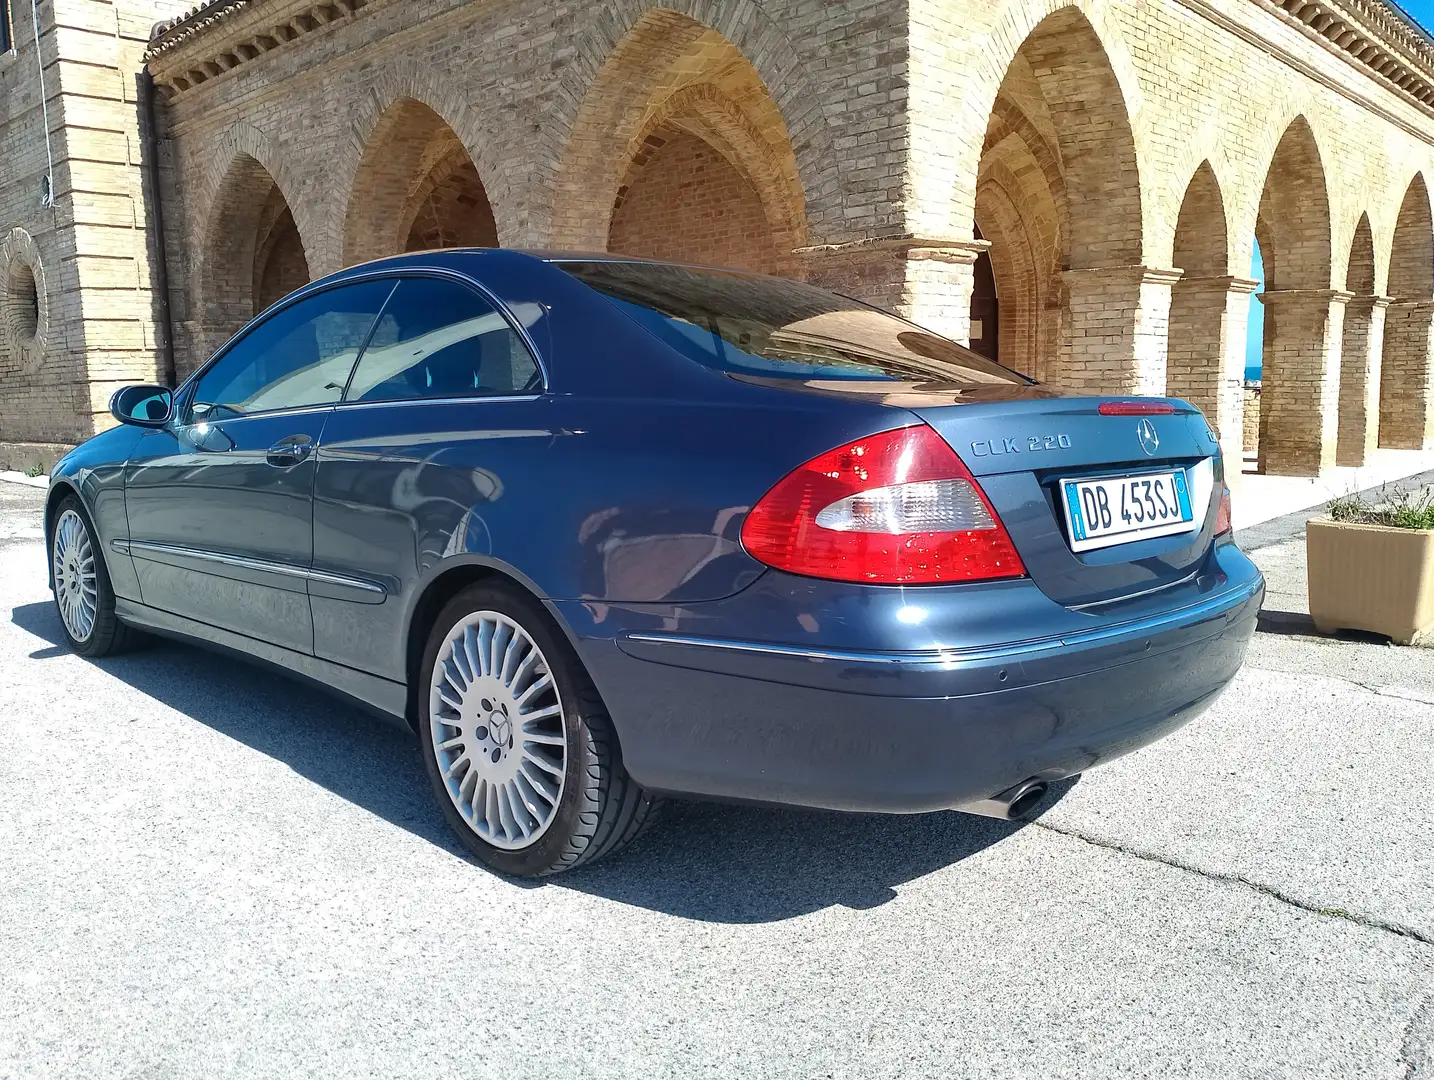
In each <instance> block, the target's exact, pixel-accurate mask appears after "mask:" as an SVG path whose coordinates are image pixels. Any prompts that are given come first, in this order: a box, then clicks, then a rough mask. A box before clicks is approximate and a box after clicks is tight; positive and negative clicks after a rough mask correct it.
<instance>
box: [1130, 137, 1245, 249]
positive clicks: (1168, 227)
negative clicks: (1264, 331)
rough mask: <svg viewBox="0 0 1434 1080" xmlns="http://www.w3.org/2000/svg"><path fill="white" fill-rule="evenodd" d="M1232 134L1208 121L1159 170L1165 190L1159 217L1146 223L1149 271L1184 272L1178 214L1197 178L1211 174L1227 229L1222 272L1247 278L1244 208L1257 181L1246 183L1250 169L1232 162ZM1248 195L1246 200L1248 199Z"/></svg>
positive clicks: (1163, 189) (1159, 208) (1225, 228)
mask: <svg viewBox="0 0 1434 1080" xmlns="http://www.w3.org/2000/svg"><path fill="white" fill-rule="evenodd" d="M1230 140H1231V134H1230V132H1229V131H1228V130H1226V129H1224V128H1223V127H1222V126H1221V125H1220V124H1219V123H1218V122H1216V121H1214V120H1210V121H1207V122H1206V123H1204V124H1202V125H1201V126H1200V129H1199V130H1198V131H1196V132H1194V133H1192V134H1191V135H1190V136H1189V137H1188V138H1187V139H1185V140H1184V142H1183V144H1182V145H1181V146H1180V147H1178V148H1172V149H1174V150H1175V154H1174V157H1173V160H1172V161H1171V162H1169V163H1167V164H1166V165H1165V166H1164V167H1162V168H1161V169H1160V172H1161V174H1162V176H1163V179H1161V180H1159V181H1158V183H1159V187H1160V190H1161V194H1160V200H1159V205H1158V207H1157V209H1158V211H1159V212H1158V215H1156V216H1152V217H1151V218H1149V219H1148V220H1147V223H1146V230H1145V237H1146V250H1145V258H1146V261H1147V263H1148V264H1149V265H1151V266H1174V267H1180V266H1181V264H1180V260H1179V259H1177V258H1176V257H1175V254H1174V249H1175V235H1176V232H1177V230H1178V229H1179V227H1180V212H1181V210H1182V209H1184V208H1185V199H1186V197H1187V196H1188V195H1189V194H1190V184H1191V182H1192V181H1193V180H1194V179H1195V176H1196V174H1197V173H1200V172H1208V173H1209V178H1210V179H1211V180H1212V181H1213V182H1214V185H1215V187H1216V189H1217V190H1218V191H1219V193H1220V204H1221V213H1222V215H1223V217H1224V222H1225V227H1224V230H1223V234H1222V235H1223V236H1224V239H1225V243H1226V250H1225V252H1224V256H1223V265H1224V267H1225V268H1226V269H1224V270H1222V271H1221V273H1233V274H1235V275H1236V276H1239V277H1243V276H1244V275H1245V274H1246V272H1247V271H1248V270H1249V266H1250V262H1249V260H1250V255H1251V253H1250V252H1246V251H1241V249H1240V240H1241V235H1242V234H1241V230H1240V226H1239V222H1240V220H1241V208H1242V207H1243V206H1244V204H1245V203H1246V202H1250V203H1253V202H1254V200H1255V195H1254V194H1248V191H1247V189H1249V188H1251V187H1253V186H1254V184H1255V183H1256V182H1255V181H1250V180H1247V179H1246V177H1245V170H1246V168H1247V164H1246V163H1245V162H1244V161H1243V160H1242V159H1239V158H1232V157H1231V155H1230V154H1229V152H1228V144H1229V142H1230ZM1247 194H1248V197H1247Z"/></svg>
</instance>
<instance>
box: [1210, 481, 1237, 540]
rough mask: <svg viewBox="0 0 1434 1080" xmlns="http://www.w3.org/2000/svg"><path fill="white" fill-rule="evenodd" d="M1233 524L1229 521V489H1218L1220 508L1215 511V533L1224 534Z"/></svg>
mask: <svg viewBox="0 0 1434 1080" xmlns="http://www.w3.org/2000/svg"><path fill="white" fill-rule="evenodd" d="M1233 528H1234V526H1233V525H1232V524H1231V521H1230V489H1229V488H1222V489H1221V490H1220V509H1218V510H1216V511H1215V535H1216V536H1224V535H1225V534H1226V533H1227V532H1230V531H1231V530H1232V529H1233Z"/></svg>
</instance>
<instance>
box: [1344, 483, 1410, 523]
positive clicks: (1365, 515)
mask: <svg viewBox="0 0 1434 1080" xmlns="http://www.w3.org/2000/svg"><path fill="white" fill-rule="evenodd" d="M1326 512H1327V513H1328V514H1329V516H1330V519H1331V520H1333V521H1346V522H1351V523H1353V524H1355V525H1383V526H1385V527H1387V528H1391V529H1434V488H1404V489H1396V490H1395V491H1394V492H1393V493H1392V494H1390V493H1389V492H1388V485H1385V487H1382V488H1380V489H1379V493H1378V495H1377V496H1360V495H1342V496H1340V497H1339V498H1338V499H1332V500H1330V504H1329V506H1328V507H1327V508H1326Z"/></svg>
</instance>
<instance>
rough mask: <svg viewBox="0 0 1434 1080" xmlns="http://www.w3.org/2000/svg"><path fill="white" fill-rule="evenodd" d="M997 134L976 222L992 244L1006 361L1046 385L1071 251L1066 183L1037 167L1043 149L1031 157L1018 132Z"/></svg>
mask: <svg viewBox="0 0 1434 1080" xmlns="http://www.w3.org/2000/svg"><path fill="white" fill-rule="evenodd" d="M1032 134H1033V133H1032V132H1031V131H1030V130H1029V129H1027V130H1026V131H1025V136H1027V137H1029V136H1031V135H1032ZM993 135H995V136H1000V138H999V141H996V142H994V143H992V144H991V145H990V146H989V147H988V149H987V153H986V155H985V157H983V158H982V161H981V174H980V178H979V180H978V186H977V194H976V216H975V220H976V223H977V225H978V227H979V228H980V230H981V235H982V236H984V237H985V238H986V240H987V241H989V242H990V244H991V247H990V258H991V268H992V272H993V274H994V275H995V277H996V295H997V297H998V299H999V301H1000V304H1001V307H1000V320H999V326H998V327H997V339H998V341H999V344H1000V351H1001V357H1002V361H1003V362H1004V363H1006V364H1008V365H1010V366H1013V367H1016V368H1017V369H1018V370H1020V371H1022V372H1024V373H1025V374H1027V375H1030V376H1032V377H1034V378H1037V379H1048V378H1050V377H1052V376H1053V375H1054V373H1055V358H1056V352H1057V349H1058V346H1059V340H1060V335H1059V328H1060V323H1061V319H1060V311H1059V308H1058V305H1056V304H1053V303H1052V300H1053V299H1055V300H1057V301H1058V300H1059V297H1060V288H1059V283H1058V281H1057V276H1058V272H1059V269H1060V266H1061V263H1062V260H1063V258H1064V251H1065V246H1066V240H1065V225H1064V222H1065V220H1066V218H1065V214H1064V209H1065V188H1064V183H1063V181H1062V179H1061V176H1060V173H1059V171H1058V170H1056V171H1053V172H1052V171H1047V170H1046V169H1042V168H1040V167H1038V162H1039V155H1040V149H1039V145H1038V147H1037V149H1036V150H1035V151H1033V150H1032V148H1031V147H1030V145H1029V144H1028V142H1027V141H1026V137H1023V136H1022V134H1018V133H1017V131H1014V130H1009V129H1008V130H1006V131H1005V132H1004V133H1003V132H1002V130H1000V129H997V130H994V131H993ZM1033 162H1035V163H1037V164H1033Z"/></svg>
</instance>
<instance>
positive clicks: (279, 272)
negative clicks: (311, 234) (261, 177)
mask: <svg viewBox="0 0 1434 1080" xmlns="http://www.w3.org/2000/svg"><path fill="white" fill-rule="evenodd" d="M308 281H309V263H308V260H307V259H306V258H305V257H304V241H303V240H302V239H301V238H300V237H299V227H298V226H297V225H295V224H294V215H293V212H292V211H290V209H289V205H288V203H286V202H285V201H284V196H283V195H282V194H281V193H280V191H279V188H278V186H277V185H276V186H275V187H274V189H273V190H272V191H271V192H270V193H269V198H268V199H267V200H265V203H264V210H263V213H262V214H260V216H259V227H258V232H257V234H256V241H255V247H254V310H255V312H256V313H257V312H260V311H263V310H264V309H265V308H266V307H268V306H269V305H270V304H272V303H274V302H275V301H276V300H281V299H283V298H284V297H285V296H287V295H289V293H291V292H293V291H294V290H295V289H297V288H298V287H299V286H301V285H306V284H308Z"/></svg>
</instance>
